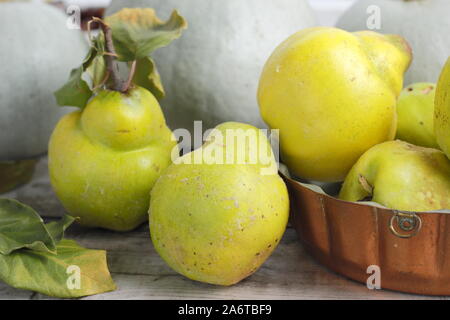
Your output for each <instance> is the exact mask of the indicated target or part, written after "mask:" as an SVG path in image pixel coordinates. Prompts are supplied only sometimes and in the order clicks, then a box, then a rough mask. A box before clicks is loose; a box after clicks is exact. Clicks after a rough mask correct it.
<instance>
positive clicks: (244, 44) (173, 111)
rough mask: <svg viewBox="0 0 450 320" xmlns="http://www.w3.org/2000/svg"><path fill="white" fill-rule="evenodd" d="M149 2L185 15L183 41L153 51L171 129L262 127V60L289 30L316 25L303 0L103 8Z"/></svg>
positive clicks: (191, 0)
mask: <svg viewBox="0 0 450 320" xmlns="http://www.w3.org/2000/svg"><path fill="white" fill-rule="evenodd" d="M124 7H129V8H135V7H152V8H154V9H155V10H156V13H157V15H158V16H159V17H160V18H163V19H166V18H168V17H169V15H170V13H171V11H172V10H173V9H177V10H178V11H179V12H180V14H181V15H182V16H184V17H185V18H186V19H187V21H188V24H189V26H188V29H187V30H186V31H185V32H183V36H182V37H181V38H180V39H177V40H176V41H174V42H173V43H172V44H171V45H170V46H169V48H167V49H166V50H164V51H162V50H161V51H157V52H156V53H155V54H154V58H155V60H156V64H157V67H158V70H159V72H160V74H161V78H162V82H163V85H164V87H165V89H166V97H165V98H164V99H163V100H162V101H161V103H162V106H163V109H164V113H165V115H166V119H167V120H168V124H169V125H170V126H171V128H172V129H176V128H187V129H190V130H192V126H193V121H194V120H203V129H204V130H205V129H209V128H213V127H215V126H216V125H218V124H219V123H222V122H225V121H240V122H246V123H250V124H252V125H255V126H259V127H263V126H264V124H263V121H262V119H261V117H260V115H259V109H258V105H257V100H256V92H257V84H258V79H259V76H260V73H261V71H262V68H263V66H264V63H265V62H266V60H267V59H268V58H269V56H270V54H271V53H272V51H273V50H274V49H275V48H276V46H277V45H278V44H279V43H280V42H281V41H283V40H284V39H285V38H287V37H288V36H289V35H291V34H292V33H294V32H296V31H298V30H300V29H302V28H305V27H310V26H312V25H314V24H315V16H314V15H313V14H312V12H311V9H310V7H309V5H308V3H307V1H305V0H264V1H262V0H182V1H180V0H125V1H124V0H113V1H112V4H111V6H110V7H109V9H107V11H106V14H107V15H109V14H112V13H115V12H117V11H119V10H120V9H122V8H124Z"/></svg>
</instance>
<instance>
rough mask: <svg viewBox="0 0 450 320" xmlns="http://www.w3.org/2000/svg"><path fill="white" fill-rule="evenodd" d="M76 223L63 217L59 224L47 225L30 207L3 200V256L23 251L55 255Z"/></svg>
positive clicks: (0, 221)
mask: <svg viewBox="0 0 450 320" xmlns="http://www.w3.org/2000/svg"><path fill="white" fill-rule="evenodd" d="M74 220H75V219H74V218H72V217H70V216H64V217H63V219H61V220H60V221H58V222H51V223H49V224H44V222H43V220H42V218H41V217H40V216H39V215H38V214H37V213H36V211H34V210H33V209H32V208H31V207H29V206H26V205H24V204H22V203H20V202H18V201H16V200H12V199H0V254H3V255H8V254H10V253H12V252H14V251H16V250H19V249H23V248H28V249H31V250H34V251H40V252H48V253H50V254H56V246H57V244H58V242H59V241H61V239H62V238H63V236H64V231H65V230H66V229H67V228H68V227H69V226H70V225H71V224H72V222H73V221H74Z"/></svg>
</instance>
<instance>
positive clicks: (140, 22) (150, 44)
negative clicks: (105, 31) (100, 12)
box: [105, 8, 187, 61]
mask: <svg viewBox="0 0 450 320" xmlns="http://www.w3.org/2000/svg"><path fill="white" fill-rule="evenodd" d="M105 22H106V23H107V24H108V25H109V26H110V27H111V29H112V37H113V42H114V46H115V49H116V52H117V54H118V56H119V57H118V58H119V60H120V61H134V60H139V59H142V58H144V57H146V56H149V55H150V54H151V53H152V52H153V51H155V50H156V49H158V48H161V47H164V46H166V45H168V44H169V43H170V42H172V41H173V40H175V39H177V38H179V37H180V36H181V33H182V31H183V29H186V28H187V22H186V20H185V19H184V18H183V17H182V16H180V15H179V13H178V11H176V10H174V11H173V12H172V15H171V16H170V18H169V19H168V20H167V21H165V22H163V21H161V20H160V19H159V18H158V17H157V16H156V13H155V10H153V9H151V8H145V9H144V8H135V9H128V8H127V9H122V10H121V11H119V12H117V13H115V14H113V15H112V16H109V17H107V18H106V19H105Z"/></svg>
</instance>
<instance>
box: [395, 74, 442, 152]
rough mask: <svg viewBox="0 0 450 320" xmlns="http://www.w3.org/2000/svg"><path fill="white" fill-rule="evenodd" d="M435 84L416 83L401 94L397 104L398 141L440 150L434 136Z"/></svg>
mask: <svg viewBox="0 0 450 320" xmlns="http://www.w3.org/2000/svg"><path fill="white" fill-rule="evenodd" d="M435 94H436V85H435V84H434V83H425V82H424V83H415V84H412V85H410V86H408V87H406V88H405V89H403V91H402V93H401V94H400V98H399V100H398V104H397V115H398V120H397V121H398V122H397V123H398V127H397V139H399V140H403V141H406V142H409V143H411V144H415V145H418V146H422V147H427V148H435V149H439V145H438V144H437V141H436V136H435V134H434V98H435Z"/></svg>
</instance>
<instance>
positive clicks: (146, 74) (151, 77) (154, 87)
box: [132, 57, 166, 100]
mask: <svg viewBox="0 0 450 320" xmlns="http://www.w3.org/2000/svg"><path fill="white" fill-rule="evenodd" d="M132 82H133V83H134V84H136V85H138V86H141V87H143V88H146V89H147V90H149V91H150V92H151V93H153V95H154V96H155V97H156V99H158V100H161V99H162V98H164V96H165V94H166V93H165V91H164V87H163V85H162V82H161V77H160V76H159V73H158V70H157V69H156V65H155V62H154V61H153V60H152V58H150V57H145V58H142V59H139V60H137V63H136V72H135V74H134V77H133V81H132Z"/></svg>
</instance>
